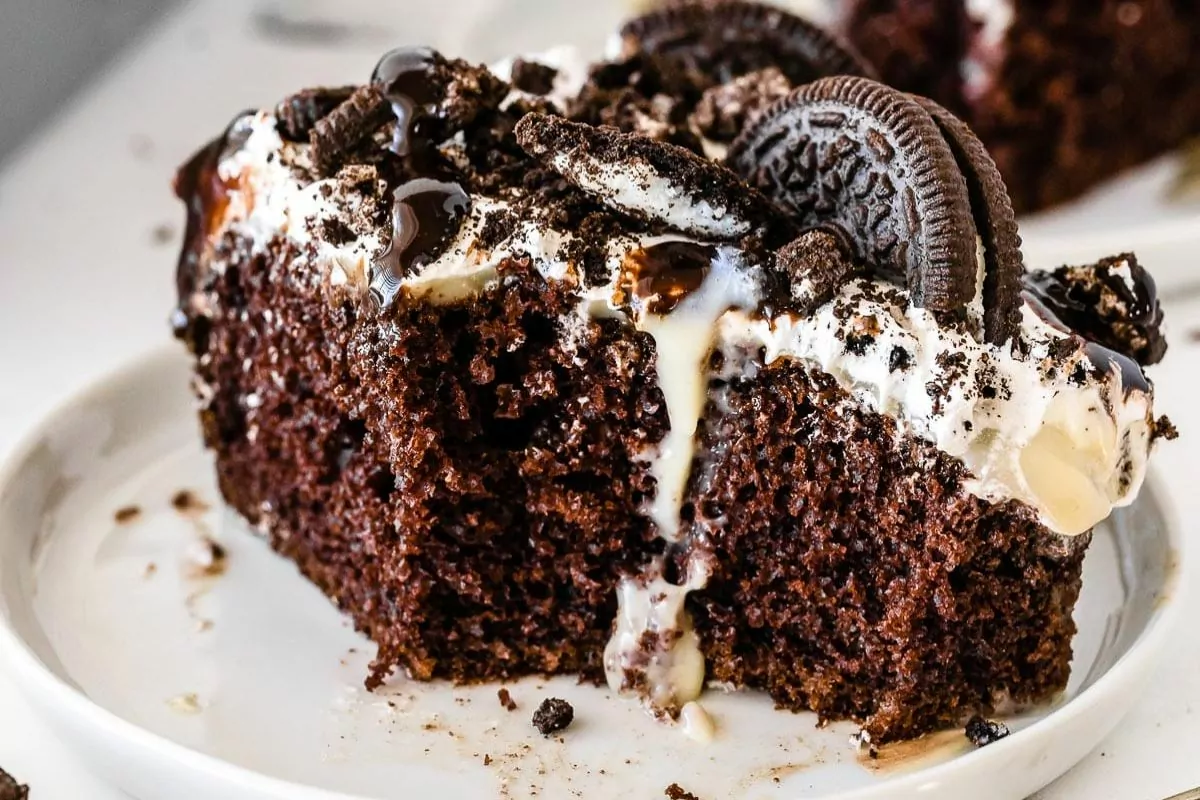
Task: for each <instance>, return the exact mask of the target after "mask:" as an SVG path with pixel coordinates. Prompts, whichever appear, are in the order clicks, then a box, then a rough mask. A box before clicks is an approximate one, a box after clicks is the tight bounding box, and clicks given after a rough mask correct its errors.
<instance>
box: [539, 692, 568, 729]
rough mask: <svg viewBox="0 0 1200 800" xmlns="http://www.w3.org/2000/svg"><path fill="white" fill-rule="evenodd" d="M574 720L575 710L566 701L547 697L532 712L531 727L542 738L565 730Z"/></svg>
mask: <svg viewBox="0 0 1200 800" xmlns="http://www.w3.org/2000/svg"><path fill="white" fill-rule="evenodd" d="M574 719H575V709H574V707H572V706H571V704H570V703H568V702H567V701H566V700H560V699H559V698H557V697H548V698H546V699H545V700H543V701H542V704H541V705H539V706H538V707H537V710H536V711H534V712H533V727H535V728H537V730H538V733H540V734H542V736H549V735H550V734H552V733H557V732H558V731H561V730H565V729H566V727H567V726H568V725H570V724H571V722H572V721H573V720H574Z"/></svg>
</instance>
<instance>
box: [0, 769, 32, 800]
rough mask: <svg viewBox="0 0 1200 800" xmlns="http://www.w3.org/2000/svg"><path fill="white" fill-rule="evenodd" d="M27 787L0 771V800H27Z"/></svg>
mask: <svg viewBox="0 0 1200 800" xmlns="http://www.w3.org/2000/svg"><path fill="white" fill-rule="evenodd" d="M28 797H29V787H28V786H26V785H24V784H21V783H17V779H16V778H14V777H13V776H12V775H9V774H8V773H7V772H5V771H4V770H2V769H0V800H28Z"/></svg>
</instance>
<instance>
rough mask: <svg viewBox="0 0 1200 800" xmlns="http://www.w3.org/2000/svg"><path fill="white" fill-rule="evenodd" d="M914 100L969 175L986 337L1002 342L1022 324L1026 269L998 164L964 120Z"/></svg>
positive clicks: (926, 101) (923, 100)
mask: <svg viewBox="0 0 1200 800" xmlns="http://www.w3.org/2000/svg"><path fill="white" fill-rule="evenodd" d="M914 99H915V100H916V101H917V102H918V103H920V104H921V106H922V107H923V108H924V109H925V110H926V111H928V112H929V116H931V117H933V121H934V123H936V124H937V126H938V128H939V129H940V130H941V131H942V135H943V136H945V137H946V142H947V143H948V144H949V145H950V150H951V151H952V152H953V153H954V157H955V158H957V159H958V166H959V168H960V169H961V170H962V173H963V176H964V177H966V179H967V191H968V192H969V194H970V199H971V210H972V211H973V212H974V214H975V228H976V230H977V231H978V233H979V236H980V238H982V240H983V259H984V278H983V309H984V313H983V328H984V338H985V340H986V341H988V342H990V343H992V344H1002V343H1003V342H1004V341H1006V340H1007V339H1008V338H1009V337H1010V336H1012V335H1013V334H1014V333H1016V331H1017V328H1018V327H1019V326H1020V324H1021V315H1020V309H1021V276H1022V274H1023V273H1024V272H1025V260H1024V257H1023V256H1022V255H1021V235H1020V233H1018V232H1017V215H1016V213H1015V212H1014V211H1013V207H1012V200H1010V199H1009V196H1008V189H1007V188H1006V187H1005V186H1004V179H1003V178H1001V177H1000V170H999V169H997V168H996V162H995V161H993V160H992V157H991V156H990V155H988V152H987V148H985V147H984V146H983V142H981V141H979V137H978V136H976V135H975V134H974V133H973V132H972V131H971V129H970V128H968V127H967V124H966V123H965V122H963V121H962V120H961V119H959V118H958V117H956V116H954V115H953V114H952V113H950V112H949V111H947V110H946V109H945V108H943V107H942V106H940V105H938V104H937V103H935V102H934V101H932V100H930V99H929V98H927V97H916V96H914Z"/></svg>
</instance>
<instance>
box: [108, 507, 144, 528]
mask: <svg viewBox="0 0 1200 800" xmlns="http://www.w3.org/2000/svg"><path fill="white" fill-rule="evenodd" d="M141 516H142V509H141V506H122V507H121V508H118V509H117V510H116V511H114V512H113V521H114V522H116V523H117V524H118V525H127V524H129V523H130V522H134V521H135V520H137V519H138V518H139V517H141Z"/></svg>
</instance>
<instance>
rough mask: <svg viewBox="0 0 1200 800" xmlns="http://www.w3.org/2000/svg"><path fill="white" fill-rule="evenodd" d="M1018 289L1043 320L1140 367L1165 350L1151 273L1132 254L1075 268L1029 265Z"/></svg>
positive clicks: (1164, 340) (1159, 308)
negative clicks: (1020, 287) (1047, 268)
mask: <svg viewBox="0 0 1200 800" xmlns="http://www.w3.org/2000/svg"><path fill="white" fill-rule="evenodd" d="M1024 288H1025V292H1026V294H1027V295H1028V296H1029V297H1030V299H1031V301H1032V305H1033V307H1034V308H1035V309H1036V310H1037V311H1038V313H1040V314H1042V315H1043V316H1046V315H1049V316H1050V319H1049V320H1048V321H1050V322H1052V323H1059V324H1060V325H1061V326H1062V327H1063V328H1066V329H1067V330H1069V331H1072V332H1074V333H1077V334H1079V335H1080V336H1082V337H1083V338H1085V339H1088V340H1090V341H1093V342H1096V343H1097V344H1100V345H1103V346H1104V347H1107V348H1108V349H1110V350H1114V351H1116V352H1118V353H1120V354H1121V355H1124V356H1127V357H1129V358H1131V359H1133V360H1134V361H1136V362H1137V363H1138V364H1140V365H1141V366H1143V367H1145V366H1149V365H1150V364H1157V363H1158V362H1159V361H1161V360H1162V358H1163V356H1164V355H1165V354H1166V352H1167V341H1166V339H1165V338H1164V336H1163V332H1162V321H1163V311H1162V306H1161V305H1160V304H1159V302H1158V290H1157V288H1156V287H1155V284H1154V278H1152V277H1151V276H1150V273H1148V272H1146V270H1145V269H1144V268H1143V267H1142V266H1141V265H1140V264H1139V263H1138V261H1137V258H1135V257H1134V255H1133V254H1132V253H1125V254H1123V255H1119V256H1112V257H1110V258H1105V259H1101V260H1100V261H1099V262H1097V263H1095V264H1088V265H1086V266H1081V267H1059V268H1058V269H1056V270H1053V271H1046V270H1034V271H1032V272H1028V273H1026V274H1025V275H1024Z"/></svg>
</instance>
